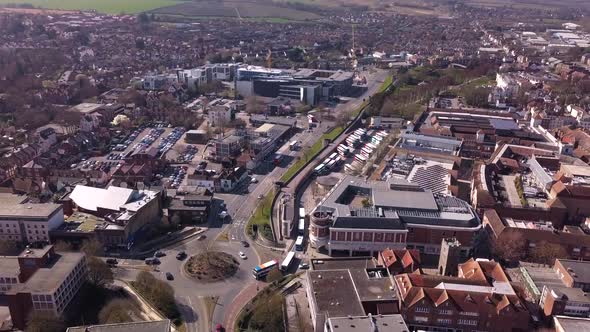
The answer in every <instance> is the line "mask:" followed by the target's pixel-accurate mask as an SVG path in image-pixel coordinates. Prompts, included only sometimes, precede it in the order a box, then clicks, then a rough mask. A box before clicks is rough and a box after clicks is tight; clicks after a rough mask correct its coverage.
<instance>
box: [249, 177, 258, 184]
mask: <svg viewBox="0 0 590 332" xmlns="http://www.w3.org/2000/svg"><path fill="white" fill-rule="evenodd" d="M250 182H251V183H257V182H258V179H257V178H255V177H252V179H250Z"/></svg>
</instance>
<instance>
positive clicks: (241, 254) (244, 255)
mask: <svg viewBox="0 0 590 332" xmlns="http://www.w3.org/2000/svg"><path fill="white" fill-rule="evenodd" d="M239 255H240V258H241V259H246V254H244V253H243V252H241V251H240V253H239Z"/></svg>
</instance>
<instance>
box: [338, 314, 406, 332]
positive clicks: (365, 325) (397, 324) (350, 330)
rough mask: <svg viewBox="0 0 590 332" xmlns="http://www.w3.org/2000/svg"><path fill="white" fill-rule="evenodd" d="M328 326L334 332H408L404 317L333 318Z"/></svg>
mask: <svg viewBox="0 0 590 332" xmlns="http://www.w3.org/2000/svg"><path fill="white" fill-rule="evenodd" d="M328 324H330V326H331V328H332V329H331V331H333V332H360V331H363V332H364V331H387V332H407V331H409V330H410V329H408V326H407V325H406V323H405V322H404V319H403V317H402V315H373V316H371V317H369V316H358V317H352V316H350V317H331V318H328Z"/></svg>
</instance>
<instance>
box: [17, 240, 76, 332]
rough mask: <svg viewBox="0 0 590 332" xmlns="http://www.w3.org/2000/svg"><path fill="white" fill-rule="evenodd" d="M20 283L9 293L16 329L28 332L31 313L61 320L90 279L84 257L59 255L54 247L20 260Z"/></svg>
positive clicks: (32, 251) (25, 254)
mask: <svg viewBox="0 0 590 332" xmlns="http://www.w3.org/2000/svg"><path fill="white" fill-rule="evenodd" d="M18 264H19V268H20V275H19V283H18V284H16V285H14V286H13V287H11V288H10V289H9V290H8V291H7V292H6V300H7V303H8V308H9V310H10V316H11V318H12V323H13V325H14V327H16V328H18V329H21V330H24V328H25V325H26V320H27V318H28V316H29V314H30V313H31V311H41V312H46V313H49V314H52V315H55V316H61V315H62V314H63V312H64V310H65V309H66V307H67V306H68V304H69V303H70V302H71V301H72V299H73V298H74V297H75V296H76V294H77V293H78V290H80V287H82V284H83V283H84V282H85V281H86V278H87V266H86V257H85V255H84V254H83V253H77V252H67V253H55V252H54V250H53V247H52V246H45V247H43V248H41V249H31V248H28V249H25V251H23V252H22V253H21V254H20V255H19V256H18Z"/></svg>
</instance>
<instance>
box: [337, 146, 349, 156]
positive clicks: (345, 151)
mask: <svg viewBox="0 0 590 332" xmlns="http://www.w3.org/2000/svg"><path fill="white" fill-rule="evenodd" d="M337 150H338V153H339V154H340V155H342V156H346V155H347V154H348V147H346V146H344V145H342V144H340V145H338V148H337Z"/></svg>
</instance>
